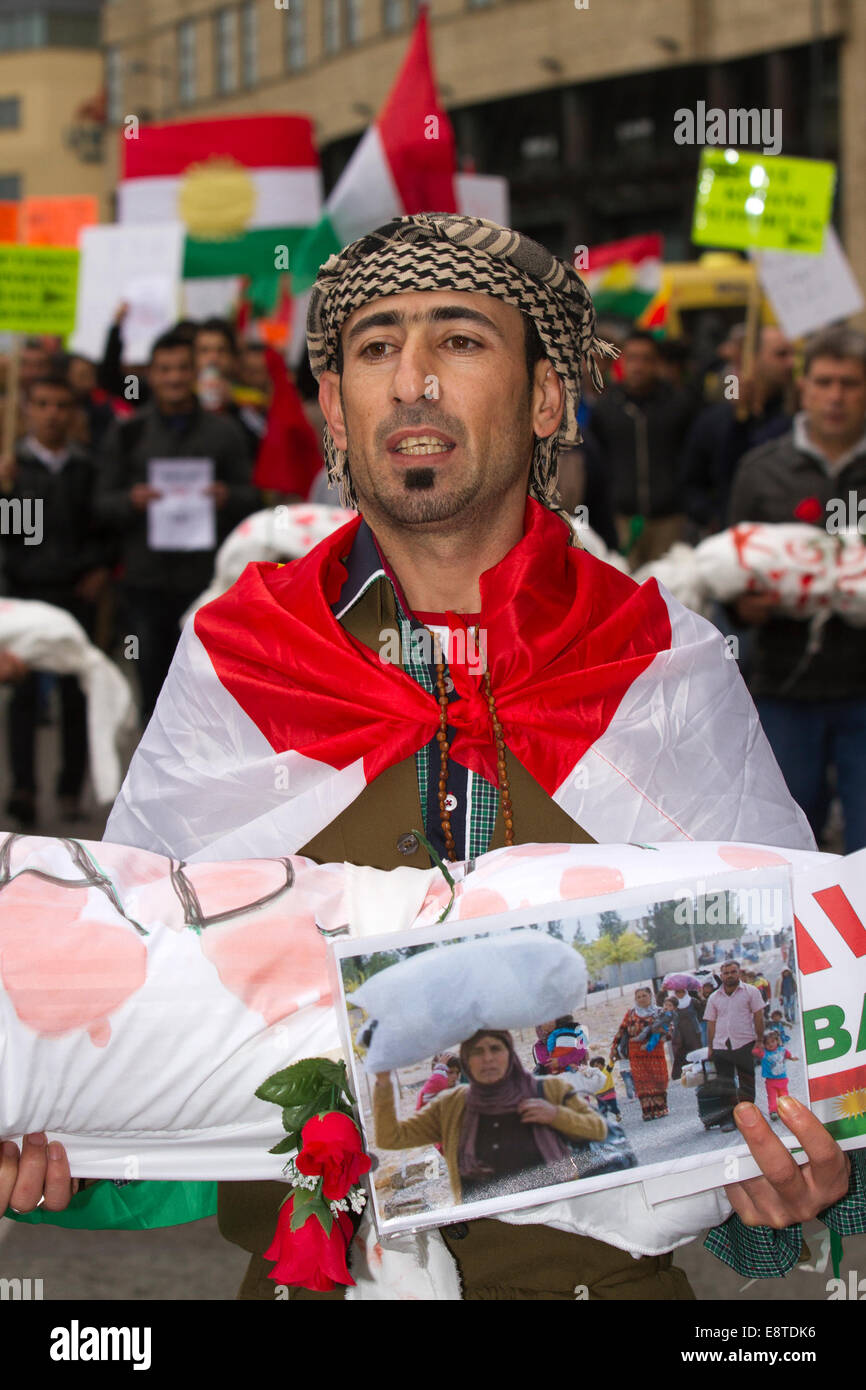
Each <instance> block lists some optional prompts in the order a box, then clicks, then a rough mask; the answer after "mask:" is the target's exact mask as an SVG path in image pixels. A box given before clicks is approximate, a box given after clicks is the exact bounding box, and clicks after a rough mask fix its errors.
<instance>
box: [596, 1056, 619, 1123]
mask: <svg viewBox="0 0 866 1390" xmlns="http://www.w3.org/2000/svg"><path fill="white" fill-rule="evenodd" d="M589 1065H590V1066H591V1067H594V1068H595V1070H596V1071H600V1072H601V1074H602V1076H603V1077H604V1085H603V1087H602V1088H601V1090H600V1091H596V1093H595V1098H596V1100H597V1101H598V1108H599V1110H600V1111H601V1113H602V1115H613V1117H614V1119H615V1120H621V1119H622V1115H621V1114H620V1113H619V1101H618V1100H617V1097H616V1087H615V1085H614V1082H613V1069H614V1067H615V1066H616V1062H615V1061H613V1060H611V1061H609V1062H606V1061H605V1060H604V1058H603V1057H591V1058H590V1059H589Z"/></svg>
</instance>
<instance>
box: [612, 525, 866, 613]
mask: <svg viewBox="0 0 866 1390" xmlns="http://www.w3.org/2000/svg"><path fill="white" fill-rule="evenodd" d="M634 577H635V579H636V580H637V582H638V583H639V584H643V583H644V582H645V581H646V580H648V579H657V580H658V581H659V582H660V583H661V584H664V585H665V587H666V588H667V589H669V590H670V592H671V593H672V594H673V595H674V596H675V597H676V598H677V599H679V601H680V603H683V604H685V606H686V607H687V608H692V609H694V610H695V611H696V612H701V611H703V610H705V609H707V608H709V606H710V605H711V604H712V603H713V602H714V601H715V602H718V603H734V602H736V600H737V599H739V598H743V597H744V596H745V595H747V594H761V593H768V592H772V593H774V594H775V595H776V596H777V604H778V608H779V611H780V612H781V613H782V614H783V615H784V616H785V617H788V618H802V619H804V620H807V621H810V620H812V619H813V618H821V617H822V616H826V617H830V616H831V615H832V614H836V615H837V616H838V617H840V618H844V619H845V621H846V622H849V623H851V624H852V625H853V626H854V627H863V626H864V625H866V545H864V544H863V537H862V536H860V535H859V534H858V533H857V531H854V530H848V531H837V532H834V533H832V534H830V533H828V532H827V531H822V530H819V528H818V527H817V526H807V525H805V524H801V523H799V522H791V523H790V524H788V523H776V524H772V525H771V524H769V523H766V524H765V523H763V522H756V521H754V522H753V521H745V522H740V524H739V525H737V526H731V527H729V528H728V529H727V530H726V531H720V532H719V533H718V534H717V535H715V536H708V537H707V539H706V540H704V541H701V543H700V545H697V546H695V547H694V549H692V548H691V547H690V546H687V545H683V544H681V543H678V544H676V545H673V546H671V548H670V550H669V551H668V552H667V554H666V555H663V556H662V557H661V558H660V559H658V560H653V561H652V562H651V563H650V564H648V565H644V566H643V568H642V569H640V570H638V571H637V573H636V574H635V576H634Z"/></svg>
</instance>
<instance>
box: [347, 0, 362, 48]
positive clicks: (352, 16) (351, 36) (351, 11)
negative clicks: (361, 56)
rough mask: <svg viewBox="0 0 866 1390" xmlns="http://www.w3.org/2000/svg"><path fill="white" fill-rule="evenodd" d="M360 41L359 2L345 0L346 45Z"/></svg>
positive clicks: (356, 0)
mask: <svg viewBox="0 0 866 1390" xmlns="http://www.w3.org/2000/svg"><path fill="white" fill-rule="evenodd" d="M360 39H361V0H346V43H348V44H352V43H359V42H360Z"/></svg>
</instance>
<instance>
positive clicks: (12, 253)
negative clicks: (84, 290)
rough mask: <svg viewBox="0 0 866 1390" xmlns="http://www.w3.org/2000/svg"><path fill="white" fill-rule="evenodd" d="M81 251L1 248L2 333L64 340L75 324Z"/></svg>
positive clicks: (20, 247)
mask: <svg viewBox="0 0 866 1390" xmlns="http://www.w3.org/2000/svg"><path fill="white" fill-rule="evenodd" d="M77 282H78V252H77V251H73V250H71V249H64V248H61V247H56V246H10V245H0V330H6V331H7V332H10V333H50V334H57V335H58V336H60V337H65V336H66V334H67V333H69V332H70V330H71V329H72V325H73V324H74V322H75V291H76V285H77Z"/></svg>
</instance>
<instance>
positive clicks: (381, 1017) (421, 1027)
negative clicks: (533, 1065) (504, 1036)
mask: <svg viewBox="0 0 866 1390" xmlns="http://www.w3.org/2000/svg"><path fill="white" fill-rule="evenodd" d="M585 999H586V965H585V963H584V960H583V957H582V956H581V955H580V954H579V953H578V952H577V951H575V950H574V949H573V948H572V947H571V946H566V944H565V942H563V941H553V940H552V939H551V938H550V937H548V936H543V935H541V934H540V933H538V932H533V931H524V932H509V933H508V934H507V935H503V936H500V937H497V938H494V939H493V940H492V941H491V940H481V941H461V942H459V943H457V944H455V945H451V946H444V947H441V948H440V949H438V950H432V951H422V952H421V953H419V954H418V955H415V956H410V957H409V959H408V960H403V961H400V962H399V963H398V964H397V965H391V966H388V967H387V968H386V969H385V970H381V971H379V973H378V974H376V975H374V976H373V977H372V978H371V979H369V980H367V981H365V983H364V984H362V985H361V987H360V988H359V989H357V990H355V991H354V993H353V994H352V995H351V996H350V1002H351V1003H352V1004H354V1005H356V1006H357V1007H359V1008H361V1009H363V1010H364V1012H365V1014H366V1015H367V1018H366V1021H365V1025H364V1028H363V1029H362V1030H361V1037H362V1041H363V1038H364V1036H366V1037H368V1038H369V1043H367V1044H366V1046H367V1054H366V1056H365V1058H364V1065H365V1067H366V1069H367V1071H369V1072H377V1071H392V1070H394V1069H396V1068H397V1067H403V1066H407V1065H409V1064H410V1063H412V1062H420V1061H421V1060H422V1059H423V1058H425V1057H429V1056H431V1055H432V1054H433V1053H434V1052H439V1051H441V1049H442V1048H444V1047H446V1046H447V1045H448V1044H449V1043H450V1044H455V1043H459V1042H462V1041H463V1040H464V1039H465V1038H469V1037H471V1036H472V1034H473V1033H475V1032H477V1031H478V1029H480V1028H527V1027H529V1026H530V1025H532V1024H534V1023H537V1022H538V1020H539V1019H540V1018H557V1017H559V1015H560V1014H570V1013H571V1012H572V1010H573V1009H576V1008H579V1007H580V1006H581V1005H582V1004H583V1003H584V1002H585Z"/></svg>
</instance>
